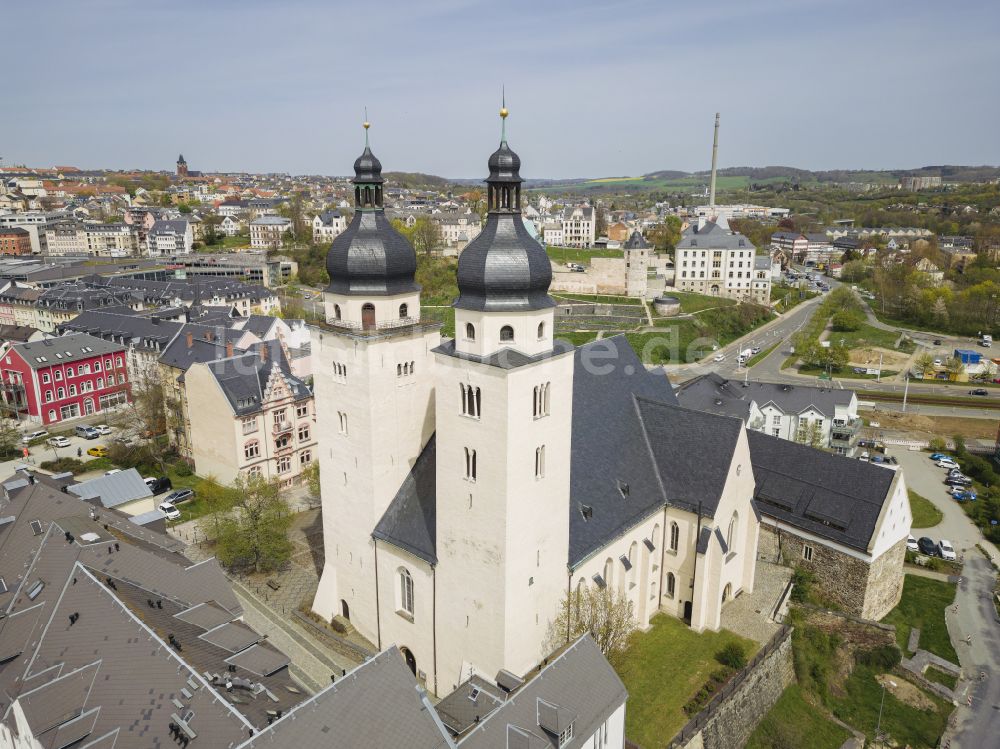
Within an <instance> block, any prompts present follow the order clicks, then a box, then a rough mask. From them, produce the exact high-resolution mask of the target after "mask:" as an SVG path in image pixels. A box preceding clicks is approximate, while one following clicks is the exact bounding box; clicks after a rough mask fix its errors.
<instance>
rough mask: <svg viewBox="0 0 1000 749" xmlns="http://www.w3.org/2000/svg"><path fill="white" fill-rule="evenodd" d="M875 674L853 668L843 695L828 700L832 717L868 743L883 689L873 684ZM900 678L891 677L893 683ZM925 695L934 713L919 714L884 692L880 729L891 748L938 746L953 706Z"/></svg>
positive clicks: (867, 670)
mask: <svg viewBox="0 0 1000 749" xmlns="http://www.w3.org/2000/svg"><path fill="white" fill-rule="evenodd" d="M878 673H879V672H878V671H877V670H875V669H872V668H869V667H867V666H861V665H856V666H855V667H854V671H853V672H852V673H851V676H850V677H849V678H848V679H847V683H846V684H845V685H844V689H845V694H844V695H843V696H842V697H832V698H831V699H830V702H831V706H832V708H833V714H834V715H836V716H837V717H838V718H840V719H841V720H842V721H844V722H845V723H847V724H848V725H850V726H854V727H855V728H856V729H858V730H859V731H863V732H864V733H865V735H867V736H868V738H869V739H874V737H875V728H876V726H878V725H879V705H880V704H881V701H882V685H881V684H879V683H878V682H877V681H876V680H875V677H876V676H877V675H878ZM899 678H900V677H898V676H893V680H894V681H895V680H898V679H899ZM924 694H925V695H927V697H928V699H930V700H932V701H933V702H934V705H935V708H936V709H934V710H928V711H924V710H918V709H917V708H915V707H912V706H910V705H907V704H906V703H904V702H901V701H900V700H897V699H896V698H895V697H894V696H893V695H892V694H891V693H890V692H889V690H888V689H887V690H886V693H885V704H884V707H883V709H882V722H881V726H882V730H883V731H885V732H886V733H888V734H889V736H891V737H892V739H893V742H894V743H893V746H911V747H914V749H924V748H927V749H929V748H930V747H935V746H937V744H938V739H939V738H940V737H941V734H942V733H943V732H944V729H945V726H946V725H947V723H948V714H949V713H950V712H951V709H952V706H951V704H950V703H948V702H946V701H945V700H942V699H940V698H938V697H936V696H935V695H932V694H930V693H928V692H924Z"/></svg>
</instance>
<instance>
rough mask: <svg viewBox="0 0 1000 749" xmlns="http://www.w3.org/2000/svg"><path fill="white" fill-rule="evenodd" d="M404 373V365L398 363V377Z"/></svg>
mask: <svg viewBox="0 0 1000 749" xmlns="http://www.w3.org/2000/svg"><path fill="white" fill-rule="evenodd" d="M402 375H403V365H402V364H397V365H396V377H401V376H402Z"/></svg>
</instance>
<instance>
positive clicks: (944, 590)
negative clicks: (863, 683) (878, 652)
mask: <svg viewBox="0 0 1000 749" xmlns="http://www.w3.org/2000/svg"><path fill="white" fill-rule="evenodd" d="M954 600H955V586H954V585H953V584H952V583H946V582H944V581H943V580H931V579H930V578H926V577H917V576H916V575H906V576H905V577H904V579H903V597H902V598H901V599H900V601H899V604H898V605H897V606H896V608H894V609H893V610H892V611H890V612H889V613H888V614H887V615H886V617H885V619H883V620H882V621H883V623H885V624H893V625H895V627H896V642H897V643H898V644H899V647H900V649H901V650H903V651H904V652H908V651H907V650H906V645H907V642H908V641H909V639H910V629H911V628H912V627H918V628H919V629H920V647H921V648H922V649H924V650H927V651H928V652H931V653H934V654H935V655H939V656H941V657H942V658H944V659H945V660H947V661H951V662H952V663H956V664H957V663H958V654H956V653H955V648H954V647H953V646H952V644H951V639H950V638H949V637H948V627H947V626H946V625H945V621H944V612H945V609H947V608H948V607H949V606H950V605H951V604H952V601H954ZM848 722H850V721H848ZM852 725H853V724H852ZM859 728H860V726H859Z"/></svg>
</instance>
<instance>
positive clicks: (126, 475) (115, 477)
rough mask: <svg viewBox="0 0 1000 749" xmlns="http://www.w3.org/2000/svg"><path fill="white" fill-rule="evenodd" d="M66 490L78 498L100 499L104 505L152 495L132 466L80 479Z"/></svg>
mask: <svg viewBox="0 0 1000 749" xmlns="http://www.w3.org/2000/svg"><path fill="white" fill-rule="evenodd" d="M68 491H69V492H70V493H72V494H75V495H76V496H78V497H79V498H80V499H86V500H94V501H100V503H101V504H102V505H103V506H104V507H118V506H119V505H123V504H126V503H128V502H133V501H135V500H137V499H143V498H144V497H152V496H153V493H152V492H151V491H150V490H149V487H148V486H147V485H146V482H145V481H143V480H142V476H140V475H139V472H138V471H137V470H136V469H134V468H129V469H128V470H125V471H119V472H118V473H112V474H111V475H110V476H99V477H98V478H95V479H90V480H89V481H82V482H80V483H79V484H75V485H74V486H70V487H69V489H68Z"/></svg>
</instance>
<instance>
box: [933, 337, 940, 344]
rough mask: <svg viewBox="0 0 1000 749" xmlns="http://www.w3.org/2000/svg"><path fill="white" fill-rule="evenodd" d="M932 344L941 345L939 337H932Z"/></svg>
mask: <svg viewBox="0 0 1000 749" xmlns="http://www.w3.org/2000/svg"><path fill="white" fill-rule="evenodd" d="M934 345H935V346H940V345H941V339H940V338H935V339H934Z"/></svg>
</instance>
